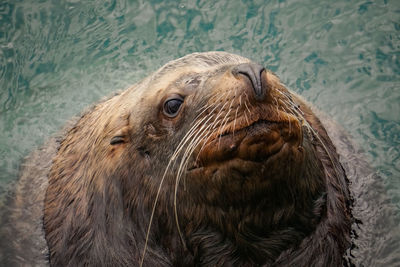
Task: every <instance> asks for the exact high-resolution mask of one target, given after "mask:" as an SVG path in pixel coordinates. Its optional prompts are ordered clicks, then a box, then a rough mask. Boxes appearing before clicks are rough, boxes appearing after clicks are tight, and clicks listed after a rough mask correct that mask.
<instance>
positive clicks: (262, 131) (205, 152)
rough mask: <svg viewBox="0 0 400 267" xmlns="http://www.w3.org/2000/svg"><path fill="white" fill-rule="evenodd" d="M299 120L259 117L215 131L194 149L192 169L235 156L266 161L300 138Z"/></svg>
mask: <svg viewBox="0 0 400 267" xmlns="http://www.w3.org/2000/svg"><path fill="white" fill-rule="evenodd" d="M301 135H302V134H301V127H300V124H299V123H293V122H288V121H270V120H265V119H259V120H256V121H254V122H252V123H250V124H246V125H244V127H243V126H242V127H236V129H234V130H232V129H229V130H226V131H224V132H222V133H216V134H215V135H214V136H213V138H210V140H209V141H207V143H206V144H203V145H201V146H200V147H201V149H200V150H199V151H197V153H195V155H196V154H197V156H196V161H195V162H194V165H193V166H192V167H191V168H190V169H194V168H198V167H207V166H210V165H214V164H221V163H223V162H226V161H230V160H232V159H239V160H244V161H253V162H264V161H266V160H268V158H270V157H272V156H274V155H277V154H279V153H280V152H281V150H282V149H283V148H284V147H285V146H286V145H295V144H296V143H299V142H300V141H301Z"/></svg>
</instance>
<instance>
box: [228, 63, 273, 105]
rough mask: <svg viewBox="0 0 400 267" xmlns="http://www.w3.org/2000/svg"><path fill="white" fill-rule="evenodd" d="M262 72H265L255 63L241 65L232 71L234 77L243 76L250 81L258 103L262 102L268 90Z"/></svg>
mask: <svg viewBox="0 0 400 267" xmlns="http://www.w3.org/2000/svg"><path fill="white" fill-rule="evenodd" d="M263 72H265V68H264V67H263V66H261V65H259V64H255V63H243V64H240V65H237V66H236V67H234V68H233V69H232V74H233V75H234V76H236V77H237V76H239V75H243V76H245V77H246V78H248V79H249V80H250V82H251V85H252V88H253V91H254V94H255V95H254V97H255V98H256V100H258V101H262V100H264V98H265V96H266V95H267V90H268V86H267V83H266V79H264V78H263V75H262V74H263ZM264 76H265V75H264Z"/></svg>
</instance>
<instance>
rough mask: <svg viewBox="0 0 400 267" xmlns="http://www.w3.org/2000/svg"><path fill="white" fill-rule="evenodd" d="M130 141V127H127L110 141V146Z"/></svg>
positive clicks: (120, 130)
mask: <svg viewBox="0 0 400 267" xmlns="http://www.w3.org/2000/svg"><path fill="white" fill-rule="evenodd" d="M128 139H129V127H128V126H125V127H123V128H122V129H119V130H118V131H117V132H116V133H115V134H114V136H113V137H112V138H111V140H110V145H118V144H123V143H127V142H128Z"/></svg>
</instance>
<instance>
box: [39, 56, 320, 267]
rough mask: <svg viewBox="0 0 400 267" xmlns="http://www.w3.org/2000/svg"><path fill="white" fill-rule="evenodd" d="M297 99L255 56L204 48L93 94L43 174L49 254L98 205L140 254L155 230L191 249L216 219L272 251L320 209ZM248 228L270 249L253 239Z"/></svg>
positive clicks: (225, 232) (223, 230)
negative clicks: (99, 98) (116, 90)
mask: <svg viewBox="0 0 400 267" xmlns="http://www.w3.org/2000/svg"><path fill="white" fill-rule="evenodd" d="M300 103H303V102H302V101H301V99H299V98H298V97H297V96H296V95H295V94H293V93H291V92H290V91H288V90H287V89H286V88H285V87H284V86H283V85H282V84H281V82H280V81H279V79H278V78H277V77H276V76H275V75H274V74H273V73H272V72H271V71H269V70H267V69H265V68H264V67H262V66H261V65H259V64H256V63H254V62H252V61H250V60H249V59H246V58H243V57H240V56H236V55H232V54H228V53H224V52H209V53H194V54H191V55H188V56H185V57H183V58H180V59H178V60H175V61H171V62H169V63H168V64H166V65H165V66H163V67H162V68H161V69H159V70H158V71H156V72H155V73H154V74H152V75H151V76H149V77H147V78H146V79H144V80H143V81H142V82H140V83H138V84H136V85H134V86H133V87H131V88H129V89H128V90H126V91H124V92H123V93H121V94H119V95H117V96H115V97H113V98H111V99H110V100H108V101H105V102H103V103H100V104H98V105H97V106H95V107H94V108H93V109H92V110H91V111H89V112H88V113H86V114H85V115H84V116H83V117H82V118H81V119H80V121H79V122H78V123H77V124H76V126H75V127H73V129H71V130H70V132H69V133H68V134H67V137H66V138H65V139H64V141H63V142H62V143H61V146H60V150H59V153H58V155H57V157H56V158H55V160H54V164H53V167H52V171H51V173H50V175H49V189H48V191H47V199H46V208H45V228H46V231H47V240H48V243H49V244H50V252H51V253H52V255H53V257H55V256H54V255H55V254H57V251H61V250H63V249H64V251H65V250H66V249H68V248H67V247H66V246H67V245H66V244H67V243H68V242H69V241H68V242H67V241H65V240H64V241H63V239H62V238H60V236H62V235H66V233H67V232H73V231H75V232H77V230H76V229H75V228H76V227H78V225H80V224H79V222H81V225H84V226H85V227H87V228H88V229H89V228H90V226H89V225H90V223H88V222H87V221H88V220H89V221H90V222H91V223H92V224H101V220H102V219H104V217H105V218H108V219H107V220H109V221H110V220H115V221H116V220H119V224H118V225H120V224H121V222H123V225H124V226H123V227H122V228H124V229H125V230H122V228H121V226H118V227H117V226H112V227H114V228H112V229H110V230H107V231H109V233H111V234H112V233H114V235H115V236H117V235H123V234H122V233H126V232H129V233H132V232H134V233H135V234H134V235H135V240H136V243H135V244H136V245H135V246H136V250H135V251H136V252H134V254H135V255H136V256H135V257H136V258H137V257H138V255H139V254H140V251H142V250H143V247H145V246H147V244H149V246H151V244H155V243H157V242H159V239H160V237H159V236H160V235H163V236H173V235H174V234H177V233H179V236H180V238H178V239H176V238H169V239H168V241H166V240H167V238H165V239H164V238H161V239H162V240H163V242H167V243H168V242H170V243H173V245H171V246H173V247H178V246H179V245H177V244H178V243H179V242H183V243H186V246H187V248H186V249H189V250H196V248H198V247H201V244H202V242H203V241H204V238H202V237H204V236H202V235H201V234H200V233H204V232H207V233H211V232H214V231H215V232H218V233H219V234H218V235H215V238H226V237H227V238H229V239H230V240H231V241H230V242H231V244H232V246H233V247H235V250H236V251H242V252H243V253H244V254H248V257H249V258H252V261H253V262H258V263H262V262H266V261H267V260H268V259H269V260H270V261H272V260H273V259H274V258H276V256H277V255H279V253H280V252H281V251H282V250H283V249H285V248H287V247H289V246H290V245H293V244H297V243H298V242H299V240H301V239H302V238H303V237H304V236H305V235H306V234H307V233H309V232H311V231H312V230H313V229H314V228H315V226H316V224H317V223H318V222H319V220H320V219H321V216H323V212H324V211H323V209H322V208H321V207H322V206H323V205H322V204H321V203H323V195H324V194H323V192H324V182H323V179H324V168H323V167H322V162H321V161H320V160H319V159H318V157H317V149H316V148H315V146H314V145H313V138H312V134H310V130H312V129H311V127H310V123H311V121H309V122H307V120H306V119H307V116H308V112H309V110H308V109H307V108H305V107H304V108H303V107H300V106H299V105H300ZM65 191H68V194H64V193H63V192H65ZM60 192H61V193H60ZM72 196H74V198H73V197H72ZM100 199H101V200H100ZM99 203H101V204H99ZM56 209H57V212H55V210H56ZM61 211H62V212H61ZM61 213H65V214H69V213H73V214H74V215H73V216H72V215H69V216H67V218H61V217H62V216H61V217H60V216H59V215H60V214H61ZM89 217H90V218H89ZM93 217H94V218H93ZM88 218H89V219H88ZM110 218H112V219H110ZM107 220H106V221H107ZM109 221H108V224H107V225H112V224H111V223H110V222H109ZM59 224H62V225H63V227H62V229H61V230H60V229H59V228H60V227H58V225H59ZM132 225H135V226H132ZM151 225H153V226H151ZM79 227H83V226H79ZM79 227H78V228H79ZM151 227H153V230H152V231H150V228H151ZM126 228H129V229H130V230H127V229H126ZM133 228H134V229H133ZM288 228H290V229H292V230H291V231H289V232H288V231H287V230H283V229H288ZM96 229H101V227H100V226H98V227H97V228H96ZM293 229H294V230H293ZM296 229H297V230H298V231H297V230H296ZM299 229H300V230H299ZM87 231H88V230H87ZM92 231H94V230H92ZM79 233H82V238H87V236H84V235H83V233H85V230H82V229H80V230H79ZM220 235H221V236H223V237H220ZM210 236H211V235H210ZM255 236H259V237H260V236H261V237H262V238H263V239H262V240H266V239H268V238H269V239H271V240H272V241H271V244H272V245H271V247H273V249H271V248H269V249H261V250H262V252H261V251H260V248H257V249H256V248H255V247H254V246H255V244H256V243H257V242H259V241H260V240H259V239H257V238H255ZM277 236H280V238H277ZM249 237H254V238H249ZM82 238H81V239H82ZM213 238H214V237H213ZM76 239H77V240H79V238H78V237H76ZM269 239H268V240H269ZM124 240H125V239H124ZM157 240H158V241H157ZM250 240H252V241H251V242H250ZM92 242H93V240H92ZM102 242H103V243H104V244H103V243H101V242H100V241H99V242H98V246H104V248H105V249H104V250H107V249H108V250H110V249H112V248H110V247H111V246H114V247H115V244H114V245H112V244H108V243H107V242H108V241H106V240H105V239H104V238H103V241H102ZM252 242H253V243H252ZM260 242H261V241H260ZM107 244H108V245H107ZM129 244H131V243H129ZM145 244H146V245H145ZM54 247H56V248H55V249H54ZM118 248H119V249H120V250H121V251H122V250H123V249H122V248H121V246H119V247H118ZM114 249H115V250H116V249H117V247H115V248H114ZM99 251H100V250H99ZM266 251H267V252H268V253H267V252H266ZM116 253H117V254H118V253H122V252H116ZM127 253H128V252H127ZM129 253H132V252H129ZM148 253H150V254H152V255H153V256H154V255H156V254H157V253H155V252H152V251H151V250H150V251H149V252H148ZM193 253H194V252H193ZM71 254H72V252H71ZM55 258H56V257H55ZM125 258H128V256H126V257H125ZM55 263H57V262H55Z"/></svg>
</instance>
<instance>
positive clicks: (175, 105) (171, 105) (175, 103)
mask: <svg viewBox="0 0 400 267" xmlns="http://www.w3.org/2000/svg"><path fill="white" fill-rule="evenodd" d="M182 103H183V98H182V97H181V96H178V95H176V96H174V97H173V98H169V99H167V100H166V101H165V103H164V114H165V115H167V116H168V117H170V118H173V117H175V116H176V115H178V112H179V110H180V108H181V105H182Z"/></svg>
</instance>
